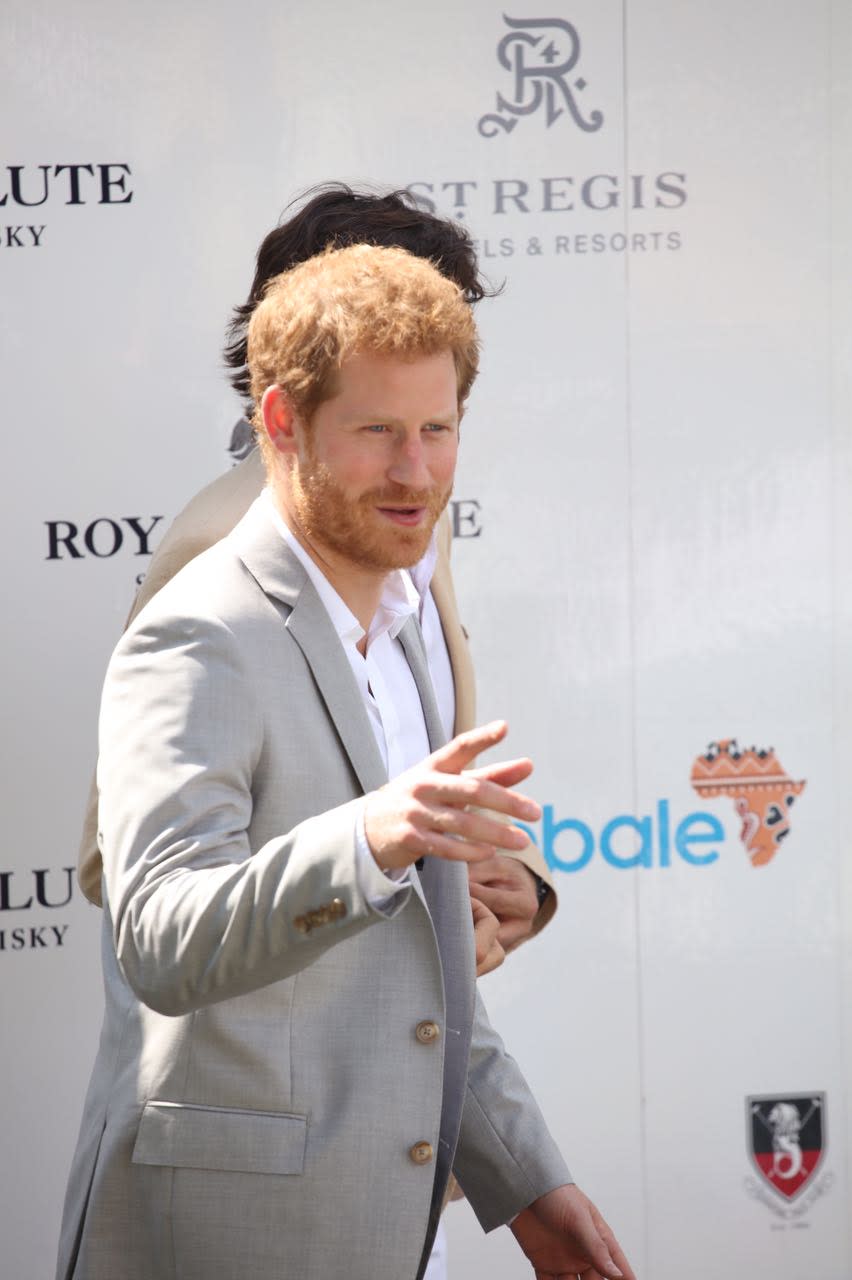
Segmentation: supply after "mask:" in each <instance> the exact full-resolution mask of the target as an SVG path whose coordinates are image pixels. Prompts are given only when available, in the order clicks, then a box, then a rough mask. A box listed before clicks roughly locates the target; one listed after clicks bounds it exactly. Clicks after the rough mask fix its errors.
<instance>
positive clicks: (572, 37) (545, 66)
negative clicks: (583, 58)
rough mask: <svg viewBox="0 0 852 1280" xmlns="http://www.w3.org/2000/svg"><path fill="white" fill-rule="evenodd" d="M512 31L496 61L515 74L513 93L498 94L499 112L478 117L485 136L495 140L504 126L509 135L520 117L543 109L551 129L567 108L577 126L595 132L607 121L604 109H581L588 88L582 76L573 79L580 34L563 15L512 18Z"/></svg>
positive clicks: (500, 47) (510, 26) (480, 130)
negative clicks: (580, 98)
mask: <svg viewBox="0 0 852 1280" xmlns="http://www.w3.org/2000/svg"><path fill="white" fill-rule="evenodd" d="M503 21H504V22H505V23H506V26H507V27H509V31H508V33H507V34H506V35H504V36H503V39H502V40H501V41H500V43H499V44H498V46H497V59H498V61H499V63H500V65H501V67H504V68H505V70H506V71H508V72H509V73H510V74H511V76H512V91H513V94H514V96H513V97H511V98H507V97H504V95H503V94H502V93H498V94H497V110H496V111H494V112H490V113H488V114H487V115H484V116H482V117H481V118H480V121H479V132H480V133H481V134H482V136H483V138H496V137H497V136H498V134H499V132H500V130H501V129H502V130H503V131H504V132H505V133H511V132H512V130H513V129H514V127H515V125H516V124H517V123H518V120H519V118H520V117H521V116H530V115H534V114H535V112H536V111H538V110H539V108H540V107H542V106H543V107H544V112H545V122H546V124H547V127H548V128H550V126H551V125H552V124H553V123H554V122H555V121H556V120H558V119H559V117H560V116H561V115H564V114H565V111H566V110H567V111H568V113H569V114H570V116H571V119H572V120H573V121H574V123H575V125H576V126H577V128H578V129H582V130H583V131H584V133H594V132H595V131H596V130H597V129H600V127H601V125H602V124H603V120H604V118H603V112H601V111H592V112H591V113H590V114H589V116H588V118H587V117H585V116H584V115H583V113H582V111H581V110H580V106H579V103H578V101H577V94H578V93H582V92H583V90H584V89H585V88H586V81H585V80H584V79H583V77H582V76H578V77H577V78H576V79H569V77H571V76H572V73H573V71H574V68H575V67H576V66H577V63H578V61H579V58H580V37H579V35H578V34H577V28H576V27H575V26H574V25H573V23H570V22H566V21H565V20H564V18H509V17H507V15H506V14H505V13H504V14H503Z"/></svg>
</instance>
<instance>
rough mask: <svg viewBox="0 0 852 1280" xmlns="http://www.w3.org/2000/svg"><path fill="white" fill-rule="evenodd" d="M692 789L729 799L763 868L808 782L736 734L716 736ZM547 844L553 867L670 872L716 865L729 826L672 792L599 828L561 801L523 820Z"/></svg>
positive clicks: (751, 855)
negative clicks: (535, 819) (534, 820)
mask: <svg viewBox="0 0 852 1280" xmlns="http://www.w3.org/2000/svg"><path fill="white" fill-rule="evenodd" d="M690 782H691V784H692V787H693V789H694V790H695V791H696V792H697V793H698V795H699V796H700V797H701V798H702V799H704V798H705V797H707V798H716V797H718V796H725V797H730V798H731V799H732V800H733V801H734V810H735V813H736V814H737V816H738V817H739V819H740V824H741V825H740V830H739V838H740V840H741V842H742V844H743V846H744V847H745V850H746V853H747V854H748V859H749V862H750V864H751V866H753V867H764V866H766V865H767V864H768V863H770V862H771V861H772V859H773V858H774V857H775V856H776V855H777V853H778V851H779V849H780V847H781V845H782V843H784V842H785V841H786V839H787V837H788V836H789V835H790V832H791V823H790V810H791V808H792V806H793V804H794V802H795V800H796V797H797V796H799V795H801V793H802V791H804V789H805V786H806V785H807V784H806V782H805V781H804V779H802V780H799V781H795V780H794V779H793V778H791V777H790V776H789V775H788V774H787V772H786V770H785V769H784V768H783V767H782V766H781V763H780V760H779V759H778V756H777V755H776V753H775V751H774V749H772V748H768V749H766V748H760V749H758V748H757V747H749V748H748V750H740V748H739V747H738V746H737V740H736V738H723V739H720V740H719V741H718V742H711V744H710V745H709V747H708V748H707V750H706V751H704V752H703V753H702V754H701V755H700V756H697V757H696V759H695V760H694V761H693V764H692V768H691V771H690ZM518 825H519V826H523V828H524V830H525V831H526V832H527V834H528V835H529V837H530V839H531V840H532V841H533V842H534V843H535V844H536V845H537V846H538V848H540V849H541V852H542V854H543V855H544V858H545V860H546V862H547V864H548V866H550V867H551V868H552V869H553V870H554V871H562V872H567V873H573V872H577V871H582V870H584V869H585V868H586V867H587V866H589V864H590V863H592V862H593V861H598V862H603V863H605V864H606V865H607V866H609V867H612V868H613V869H615V870H617V871H628V870H633V869H635V868H643V869H645V870H651V869H656V870H666V869H668V868H670V867H671V866H673V865H675V864H679V863H685V864H686V865H687V866H690V867H709V866H712V864H713V863H715V862H718V861H719V858H720V856H721V853H722V850H723V848H724V846H725V844H726V843H727V835H726V832H725V828H724V826H723V824H722V823H721V822H720V820H719V818H718V817H717V815H716V814H715V813H712V812H710V811H709V810H703V809H702V810H693V811H691V812H687V813H683V812H682V811H679V810H678V809H677V807H676V806H675V805H674V804H673V802H672V801H671V800H670V799H668V798H663V799H659V800H657V801H656V803H655V805H654V806H653V809H652V810H651V811H650V812H647V813H644V814H638V815H634V814H630V813H620V814H617V815H616V816H615V817H613V818H610V819H609V821H607V822H605V823H604V824H603V825H602V826H601V828H600V831H599V832H596V830H595V826H594V824H592V823H590V822H587V821H585V820H584V819H583V818H581V817H578V816H576V815H574V814H570V815H568V816H566V817H562V816H561V815H560V816H559V817H557V810H556V806H555V805H554V804H543V805H542V818H541V824H540V826H538V827H531V826H529V825H526V824H524V823H519V824H518Z"/></svg>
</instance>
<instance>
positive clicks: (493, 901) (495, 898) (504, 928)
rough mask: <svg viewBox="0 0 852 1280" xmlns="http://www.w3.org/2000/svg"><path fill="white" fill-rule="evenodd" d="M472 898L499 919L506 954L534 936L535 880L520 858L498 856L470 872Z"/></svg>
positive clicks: (471, 865)
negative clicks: (532, 934) (519, 860)
mask: <svg viewBox="0 0 852 1280" xmlns="http://www.w3.org/2000/svg"><path fill="white" fill-rule="evenodd" d="M467 873H468V879H469V881H470V896H471V898H473V899H474V900H475V901H479V902H481V903H482V905H483V906H485V907H487V908H488V910H489V911H492V912H493V913H494V915H495V916H496V917H497V919H498V921H499V923H500V931H499V933H498V934H497V940H498V942H499V943H500V946H501V947H502V948H503V950H504V951H506V952H508V951H513V950H514V949H515V947H517V946H520V944H521V943H522V942H524V941H525V940H526V939H527V938H528V937H529V936H530V934H531V933H532V931H533V925H534V924H535V918H536V916H537V915H538V893H537V892H536V884H535V877H534V876H533V873H532V872H531V871H530V869H529V867H525V866H524V864H523V863H522V862H518V860H517V858H509V857H507V856H506V855H505V854H503V853H495V855H494V857H493V858H489V859H488V860H487V862H475V863H471V864H470V866H469V867H468V869H467Z"/></svg>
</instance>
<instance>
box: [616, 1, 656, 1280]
mask: <svg viewBox="0 0 852 1280" xmlns="http://www.w3.org/2000/svg"><path fill="white" fill-rule="evenodd" d="M621 73H622V76H621V78H622V106H621V110H622V131H623V137H624V146H623V162H624V175H625V178H627V177H628V176H629V174H630V131H629V109H628V103H629V84H630V81H629V76H628V22H627V0H621ZM623 212H624V235H625V237H626V241H627V249H626V251H625V254H624V417H625V444H626V451H627V556H628V564H627V631H628V636H629V643H630V668H629V669H630V675H629V681H630V752H631V773H632V786H633V812H634V813H638V812H639V808H638V806H639V742H638V733H637V710H638V699H637V676H636V649H637V645H636V543H635V530H634V514H635V503H634V500H633V499H634V483H635V471H634V465H633V400H632V395H633V382H632V372H633V365H632V347H631V295H630V286H631V273H630V249H629V245H630V234H629V232H630V213H629V208H628V202H627V200H625V202H624V207H623ZM641 884H642V882H641V880H640V878H639V876H634V877H633V923H634V934H635V939H636V943H635V945H636V1044H637V1058H638V1065H639V1072H638V1074H639V1165H640V1170H641V1182H642V1237H643V1238H642V1245H643V1253H644V1259H643V1266H644V1270H645V1272H646V1274H648V1275H652V1274H653V1268H652V1266H651V1241H650V1236H649V1232H648V1213H649V1206H648V1194H649V1193H648V1185H649V1183H648V1140H647V1096H646V1079H647V1075H646V1055H645V1006H644V1000H643V976H644V974H643V965H642V959H643V948H642V911H641Z"/></svg>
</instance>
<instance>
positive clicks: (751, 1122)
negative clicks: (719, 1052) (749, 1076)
mask: <svg viewBox="0 0 852 1280" xmlns="http://www.w3.org/2000/svg"><path fill="white" fill-rule="evenodd" d="M747 1126H748V1127H747V1141H748V1146H749V1155H750V1156H751V1159H752V1162H753V1164H754V1166H755V1168H756V1169H757V1170H758V1172H759V1173H760V1175H761V1176H762V1178H763V1180H764V1182H765V1183H767V1184H768V1185H769V1186H770V1187H771V1188H772V1190H773V1191H774V1192H775V1193H776V1194H777V1195H779V1196H781V1198H782V1199H783V1200H788V1201H789V1200H792V1199H794V1198H795V1197H796V1196H797V1195H798V1194H799V1192H800V1191H803V1190H804V1188H805V1187H806V1186H807V1185H808V1183H809V1182H810V1181H811V1179H812V1178H813V1176H814V1174H815V1173H816V1171H817V1169H818V1168H819V1165H820V1162H821V1160H822V1158H823V1155H824V1154H825V1145H826V1144H825V1094H824V1093H794V1094H789V1095H783V1094H773V1095H771V1096H768V1097H763V1098H757V1097H752V1098H748V1099H747Z"/></svg>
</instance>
